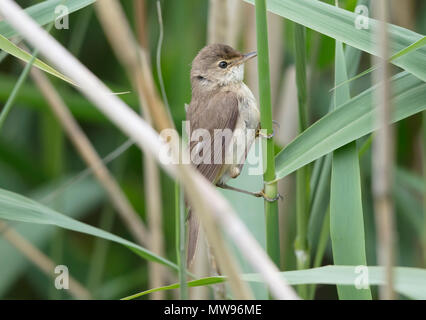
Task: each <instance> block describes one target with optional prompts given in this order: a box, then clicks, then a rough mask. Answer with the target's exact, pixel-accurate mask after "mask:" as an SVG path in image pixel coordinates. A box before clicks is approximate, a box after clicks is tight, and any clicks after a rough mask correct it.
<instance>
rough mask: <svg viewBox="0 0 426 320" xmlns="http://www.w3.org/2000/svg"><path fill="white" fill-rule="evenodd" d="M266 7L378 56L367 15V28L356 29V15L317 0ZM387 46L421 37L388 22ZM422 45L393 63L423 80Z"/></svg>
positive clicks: (286, 0) (272, 0)
mask: <svg viewBox="0 0 426 320" xmlns="http://www.w3.org/2000/svg"><path fill="white" fill-rule="evenodd" d="M245 1H247V2H250V3H253V2H254V0H245ZM267 5H268V10H269V11H271V12H273V13H275V14H277V15H280V16H282V17H284V18H286V19H289V20H292V21H294V22H297V23H299V24H301V25H304V26H305V27H308V28H310V29H313V30H315V31H318V32H320V33H323V34H325V35H327V36H329V37H331V38H334V39H336V40H338V41H341V42H343V43H346V44H348V45H350V46H352V47H355V48H357V49H360V50H362V51H365V52H368V53H370V54H373V55H379V53H378V51H377V44H376V42H375V38H374V34H375V33H376V31H377V26H378V22H377V21H376V20H375V19H372V18H369V28H368V29H357V28H356V27H355V21H356V19H357V14H355V13H353V12H350V11H347V10H344V9H341V8H337V7H335V6H332V5H329V4H327V3H324V2H322V1H317V0H297V1H294V0H268V3H267ZM388 32H389V37H390V43H389V49H390V54H391V55H393V54H395V53H397V52H399V51H401V50H403V49H405V48H406V47H408V46H410V45H411V44H413V43H415V42H416V41H418V40H420V39H421V38H422V35H420V34H418V33H416V32H413V31H411V30H408V29H404V28H401V27H398V26H395V25H392V24H389V25H388ZM424 61H426V47H423V48H420V49H418V50H416V51H412V52H410V53H409V54H407V55H404V56H402V57H400V58H398V59H396V60H394V61H393V63H394V64H395V65H397V66H399V67H401V68H403V69H405V70H406V71H408V72H410V73H412V74H414V75H415V76H417V77H419V78H420V79H422V80H423V81H426V64H425V63H424Z"/></svg>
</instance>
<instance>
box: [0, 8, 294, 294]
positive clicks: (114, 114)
mask: <svg viewBox="0 0 426 320" xmlns="http://www.w3.org/2000/svg"><path fill="white" fill-rule="evenodd" d="M103 2H104V1H102V2H101V3H103ZM0 13H1V14H2V15H3V16H4V17H5V19H6V20H7V21H9V23H10V24H11V25H12V26H13V27H14V28H15V29H16V30H17V31H18V32H19V33H20V34H21V35H22V36H23V37H25V39H27V41H28V42H30V43H31V44H32V45H33V46H35V47H37V48H38V49H39V50H40V53H41V54H43V55H44V56H45V57H46V58H47V59H48V60H49V61H50V62H51V63H52V64H53V65H55V66H56V67H57V68H58V69H59V70H60V71H61V72H63V73H64V74H66V75H67V76H69V77H70V78H71V79H72V80H73V81H74V82H75V83H77V84H78V85H79V86H78V89H79V90H80V91H81V92H82V93H83V94H84V95H85V96H86V97H87V98H88V99H89V100H90V101H92V102H93V103H94V105H96V106H97V107H98V109H99V110H100V111H101V112H103V113H104V114H105V115H106V116H107V117H108V118H110V119H111V120H112V122H113V123H114V124H115V125H116V126H117V127H119V128H120V129H121V130H122V131H123V132H124V133H125V134H126V135H128V136H129V137H131V138H132V139H134V141H135V143H136V144H137V145H138V146H139V147H140V148H141V149H142V150H143V151H144V152H147V153H150V154H152V155H153V156H155V157H156V159H157V161H158V162H159V163H160V164H161V165H162V167H163V168H164V170H165V171H166V172H168V173H169V174H170V175H172V176H174V177H176V178H178V179H179V181H180V182H181V183H182V184H183V185H184V187H185V189H186V190H187V194H188V196H189V197H190V202H191V204H192V205H193V206H194V208H195V210H196V212H198V214H199V217H200V220H201V221H202V223H203V224H204V225H206V226H207V227H206V232H207V233H208V238H209V239H210V241H211V243H214V244H216V245H217V243H216V241H215V240H216V238H217V237H218V238H219V240H221V236H220V234H219V233H218V231H217V228H216V229H214V226H216V224H220V225H221V226H222V228H223V229H224V230H225V232H226V233H227V234H228V235H229V237H230V239H232V241H233V242H234V243H235V245H236V246H237V248H239V250H240V252H241V253H242V254H243V256H244V257H245V258H246V259H247V261H248V262H249V263H250V265H251V266H252V267H253V269H254V271H255V272H259V273H260V276H261V277H262V279H263V280H264V281H265V283H266V285H267V286H268V287H269V289H270V292H271V294H272V295H273V296H274V297H275V298H277V299H299V297H298V296H297V294H296V293H295V292H294V290H293V289H292V288H291V287H290V286H289V285H288V284H287V282H286V281H285V280H284V279H283V278H282V277H281V276H280V274H279V271H278V269H277V267H276V266H275V265H274V264H273V262H272V261H271V260H270V259H269V257H268V256H267V254H266V253H265V251H264V250H262V248H261V247H260V245H259V243H258V242H257V241H256V240H255V239H254V238H253V236H252V235H251V234H250V233H249V232H248V230H247V228H246V227H245V225H244V224H243V223H242V222H241V220H240V219H239V218H238V217H237V215H236V214H235V212H234V211H233V210H232V208H231V207H230V205H229V204H228V203H227V201H226V200H225V199H224V198H223V197H222V196H221V195H220V193H219V192H218V191H217V190H216V189H215V188H214V186H212V185H211V184H210V183H209V182H208V181H207V180H206V179H205V178H204V177H203V176H201V175H200V174H199V173H198V172H197V171H195V170H194V169H193V168H192V167H191V166H186V165H182V164H173V163H164V162H162V161H161V159H160V155H159V152H158V150H159V148H161V147H164V141H163V140H162V139H161V138H160V136H159V135H158V134H157V133H156V132H155V131H154V130H153V128H152V127H150V126H149V125H148V124H147V123H146V122H145V121H144V120H143V119H141V118H140V117H139V116H138V115H137V114H136V113H135V112H134V111H133V110H132V109H131V108H130V107H128V106H127V105H126V104H125V103H124V102H123V101H122V100H120V99H119V98H118V97H116V96H114V95H113V94H112V92H111V91H110V90H109V89H108V88H107V87H106V86H105V85H104V84H103V83H102V82H101V81H100V80H99V79H98V78H97V77H96V76H94V75H93V73H91V72H90V71H89V70H88V69H87V68H86V67H84V66H83V65H82V64H81V63H80V62H79V61H78V60H77V59H76V58H75V57H73V56H72V55H71V54H70V53H69V52H68V51H67V50H66V49H65V48H64V47H62V46H61V45H60V44H59V43H58V42H57V41H56V40H55V39H54V38H53V37H52V36H50V35H49V34H47V33H46V32H45V31H44V30H43V29H41V28H40V27H39V26H38V25H37V24H36V23H35V22H34V21H33V20H32V19H31V18H30V17H28V15H27V14H26V13H25V12H24V11H23V10H22V9H21V8H20V7H19V6H18V5H17V4H16V3H14V2H13V1H11V0H2V1H1V2H0ZM147 72H148V71H147ZM174 147H175V148H176V146H174ZM176 159H177V158H176ZM212 227H213V228H212ZM224 258H226V257H224ZM226 262H227V261H225V265H226ZM221 266H222V264H221ZM228 275H229V274H228ZM230 280H232V279H230ZM230 284H231V286H232V285H233V283H232V281H231V282H230Z"/></svg>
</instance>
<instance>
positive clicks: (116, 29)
mask: <svg viewBox="0 0 426 320" xmlns="http://www.w3.org/2000/svg"><path fill="white" fill-rule="evenodd" d="M95 7H96V10H97V13H98V16H99V19H100V21H101V24H102V26H103V28H104V30H105V32H106V34H107V37H108V39H109V41H110V43H111V45H112V47H113V48H114V51H115V52H116V54H117V56H118V57H119V58H120V60H121V62H122V63H123V65H124V66H125V67H126V69H127V72H128V74H129V75H130V77H131V79H132V81H133V84H134V86H135V87H136V88H137V89H138V92H139V96H140V97H141V99H142V105H143V106H144V107H146V106H150V107H149V111H148V112H149V114H150V115H151V116H152V117H153V120H154V122H155V120H156V119H157V123H158V124H159V125H158V128H159V130H163V129H167V128H173V127H174V125H173V122H172V120H171V116H170V113H167V112H166V111H165V108H164V105H163V104H162V103H161V100H160V99H159V97H158V95H157V94H156V89H155V86H154V82H153V79H152V73H151V72H150V71H149V72H148V70H149V65H148V63H147V58H146V57H147V54H146V53H145V52H144V54H143V55H141V57H140V59H138V57H137V55H133V54H131V53H130V51H133V52H136V53H137V52H138V50H141V49H140V48H138V46H137V45H136V42H135V40H134V39H133V36H132V33H131V30H130V27H129V25H128V23H127V19H126V17H125V14H124V12H123V11H122V8H121V6H120V4H119V3H118V2H117V1H116V0H104V1H102V2H97V3H96V6H95ZM110 21H114V24H111V23H110ZM146 83H148V86H146V85H145V84H146ZM147 89H148V90H149V91H148V92H147V91H146V90H147ZM150 99H151V101H150ZM154 103H155V104H154ZM154 105H156V107H153V106H154ZM154 110H155V112H154ZM161 110H162V111H161ZM160 111H161V112H160ZM148 112H147V113H148ZM156 117H158V118H156ZM204 226H205V225H204ZM211 226H212V227H213V228H217V226H216V224H215V223H213V224H212V225H211ZM209 228H210V226H209ZM207 232H208V231H207ZM213 233H214V237H215V239H216V240H215V241H216V243H215V244H214V245H215V246H216V256H220V258H219V259H221V260H222V262H221V263H220V265H221V267H223V270H224V271H225V273H226V274H227V275H228V276H229V278H230V283H231V287H232V288H233V292H234V294H235V295H236V297H239V298H240V299H248V298H250V295H249V292H250V290H249V287H248V286H247V284H246V283H245V282H243V281H242V280H241V279H240V278H239V273H240V272H239V270H238V267H237V264H236V263H235V261H234V259H233V257H232V256H231V255H230V254H229V252H228V249H227V248H226V246H225V244H224V242H223V239H222V238H221V237H220V236H218V232H216V231H214V232H213ZM218 249H219V250H218Z"/></svg>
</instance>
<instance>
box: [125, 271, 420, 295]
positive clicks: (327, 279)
mask: <svg viewBox="0 0 426 320" xmlns="http://www.w3.org/2000/svg"><path fill="white" fill-rule="evenodd" d="M394 272H395V290H396V291H397V292H399V293H400V294H403V295H405V296H407V297H409V298H411V299H419V300H424V299H426V270H425V269H419V268H407V267H395V268H394ZM281 275H282V277H283V278H284V279H285V280H286V281H287V282H288V283H289V284H290V285H300V284H330V285H345V286H354V285H357V284H360V285H361V284H363V280H365V281H367V282H368V284H369V285H370V286H371V285H382V284H384V283H385V281H384V270H383V268H382V267H365V268H363V269H359V268H358V267H357V266H326V267H321V268H313V269H305V270H297V271H286V272H281ZM241 278H242V279H243V280H245V281H249V282H262V278H261V277H260V275H258V274H243V275H242V276H241ZM224 281H226V278H225V277H208V278H201V279H197V280H194V281H189V282H188V286H189V287H197V286H207V285H211V284H215V283H220V282H224ZM176 288H179V284H178V283H176V284H172V285H169V286H165V287H160V288H154V289H150V290H147V291H143V292H140V293H137V294H134V295H132V296H129V297H126V298H124V299H125V300H130V299H135V298H137V297H141V296H143V295H146V294H148V293H152V292H155V291H162V290H170V289H176ZM361 290H363V289H361Z"/></svg>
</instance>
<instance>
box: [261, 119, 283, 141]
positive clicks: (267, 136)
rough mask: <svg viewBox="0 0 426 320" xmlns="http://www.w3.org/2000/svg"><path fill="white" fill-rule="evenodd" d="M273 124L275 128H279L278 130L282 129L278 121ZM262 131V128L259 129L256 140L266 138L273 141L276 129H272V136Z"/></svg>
mask: <svg viewBox="0 0 426 320" xmlns="http://www.w3.org/2000/svg"><path fill="white" fill-rule="evenodd" d="M272 123H273V124H274V125H275V126H277V127H278V129H279V128H280V124H279V122H278V121H275V120H272ZM261 130H262V129H260V128H259V129H258V130H257V131H256V138H257V137H262V138H265V139H272V138H273V137H274V136H275V128H272V133H271V134H265V133H263V132H262V131H261Z"/></svg>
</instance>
